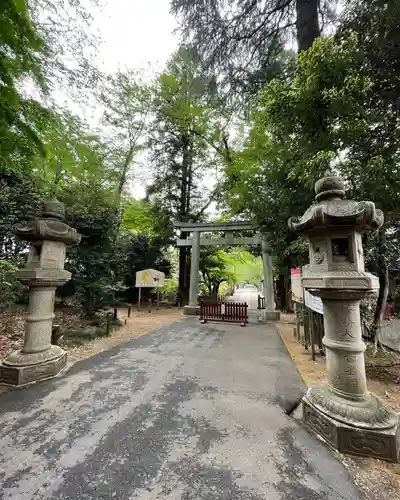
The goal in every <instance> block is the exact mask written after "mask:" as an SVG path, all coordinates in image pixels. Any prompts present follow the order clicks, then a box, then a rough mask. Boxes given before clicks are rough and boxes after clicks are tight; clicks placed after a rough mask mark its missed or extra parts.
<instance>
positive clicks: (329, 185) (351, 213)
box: [289, 175, 383, 235]
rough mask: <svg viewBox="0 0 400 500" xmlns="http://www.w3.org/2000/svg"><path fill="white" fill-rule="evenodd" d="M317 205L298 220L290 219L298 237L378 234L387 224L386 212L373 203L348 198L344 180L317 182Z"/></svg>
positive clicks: (328, 178) (329, 178)
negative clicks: (341, 232) (343, 232)
mask: <svg viewBox="0 0 400 500" xmlns="http://www.w3.org/2000/svg"><path fill="white" fill-rule="evenodd" d="M315 193H316V197H315V200H316V203H314V204H313V205H311V207H310V208H308V209H307V211H306V212H305V213H304V215H303V216H302V217H300V218H298V219H293V218H291V219H289V227H290V229H291V230H292V231H294V232H295V233H297V234H304V235H307V234H310V233H314V232H325V230H327V231H331V230H332V229H335V228H336V229H351V230H354V231H356V232H358V233H363V232H367V231H375V230H377V229H379V228H380V227H381V226H382V224H383V213H382V211H381V210H378V209H376V208H375V204H374V203H373V202H372V201H353V200H347V199H346V193H345V189H344V181H343V179H342V178H341V177H338V176H335V175H330V176H327V177H324V178H322V179H320V180H318V181H317V182H316V183H315Z"/></svg>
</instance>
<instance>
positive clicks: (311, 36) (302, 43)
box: [296, 0, 320, 52]
mask: <svg viewBox="0 0 400 500" xmlns="http://www.w3.org/2000/svg"><path fill="white" fill-rule="evenodd" d="M319 3H320V0H296V32H297V33H296V37H297V45H298V51H299V52H302V51H303V50H307V49H309V48H310V47H311V45H312V44H313V42H314V40H315V39H316V38H318V37H319V35H320V29H319V22H318V7H319Z"/></svg>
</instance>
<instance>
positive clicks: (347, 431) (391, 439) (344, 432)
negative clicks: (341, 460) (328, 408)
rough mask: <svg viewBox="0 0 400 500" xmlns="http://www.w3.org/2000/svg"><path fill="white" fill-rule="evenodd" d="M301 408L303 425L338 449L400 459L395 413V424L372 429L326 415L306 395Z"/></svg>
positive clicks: (397, 424) (399, 443) (342, 451)
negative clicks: (349, 423)
mask: <svg viewBox="0 0 400 500" xmlns="http://www.w3.org/2000/svg"><path fill="white" fill-rule="evenodd" d="M302 408H303V422H304V423H305V424H306V426H307V427H308V428H309V429H310V430H312V431H313V432H315V433H316V434H318V435H319V436H321V437H322V438H323V439H324V440H325V441H326V442H327V443H329V444H330V445H331V446H333V447H334V448H335V449H336V450H337V451H339V452H340V453H347V454H351V455H358V456H362V457H373V458H379V459H381V460H388V461H390V462H398V461H399V448H400V434H399V420H398V416H397V415H396V414H394V413H393V415H394V416H395V417H396V422H395V425H394V426H392V427H390V428H386V429H382V428H381V429H378V428H375V429H372V428H360V427H356V426H352V425H346V424H345V423H343V422H340V421H338V420H336V419H334V418H332V417H331V416H329V415H326V414H325V413H323V412H322V411H321V410H319V409H318V408H316V407H315V406H314V405H313V404H312V403H311V402H310V400H309V399H308V395H306V396H304V398H303V402H302Z"/></svg>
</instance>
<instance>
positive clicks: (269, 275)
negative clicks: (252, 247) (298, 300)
mask: <svg viewBox="0 0 400 500" xmlns="http://www.w3.org/2000/svg"><path fill="white" fill-rule="evenodd" d="M261 251H262V261H263V271H264V298H265V309H264V310H263V311H262V314H263V319H264V320H265V321H268V320H272V321H278V320H279V318H280V313H279V311H276V310H275V299H274V278H273V276H274V275H273V270H272V258H271V253H270V249H269V245H268V241H267V238H266V237H265V236H263V237H262V240H261Z"/></svg>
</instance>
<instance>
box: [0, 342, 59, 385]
mask: <svg viewBox="0 0 400 500" xmlns="http://www.w3.org/2000/svg"><path fill="white" fill-rule="evenodd" d="M53 347H57V346H52V348H53ZM58 349H60V351H61V353H59V355H58V357H56V358H54V357H53V356H51V353H50V356H51V357H50V359H47V360H46V361H43V362H41V363H38V362H37V361H35V360H34V361H32V360H31V364H25V365H8V364H7V359H5V360H4V362H3V363H1V364H0V383H2V384H7V385H18V386H21V385H26V384H31V383H32V382H38V381H39V380H44V379H47V378H51V377H54V376H56V375H58V374H59V373H60V372H61V371H62V370H63V369H64V368H65V366H66V364H67V353H66V352H65V351H64V350H63V349H61V348H58ZM48 351H51V349H48V350H47V351H44V352H45V353H48ZM18 354H21V353H18ZM37 354H41V353H37ZM25 356H32V354H27V355H25ZM26 361H27V362H28V359H26Z"/></svg>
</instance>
